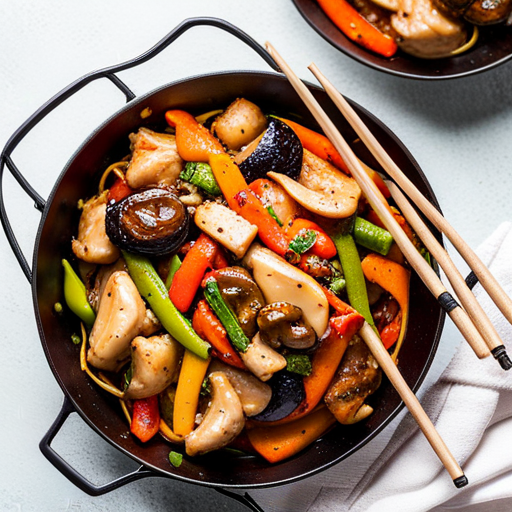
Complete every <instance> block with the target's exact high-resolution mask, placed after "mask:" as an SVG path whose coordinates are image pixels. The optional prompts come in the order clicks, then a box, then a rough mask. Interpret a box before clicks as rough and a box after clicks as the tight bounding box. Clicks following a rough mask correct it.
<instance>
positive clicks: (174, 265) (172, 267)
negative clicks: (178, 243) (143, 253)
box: [165, 254, 181, 290]
mask: <svg viewBox="0 0 512 512" xmlns="http://www.w3.org/2000/svg"><path fill="white" fill-rule="evenodd" d="M180 267H181V260H180V258H179V256H178V255H177V254H175V255H174V256H173V257H172V258H171V263H170V264H169V273H168V274H167V279H166V280H165V287H166V288H167V290H169V289H170V288H171V283H172V280H173V279H174V274H176V272H177V271H178V269H179V268H180Z"/></svg>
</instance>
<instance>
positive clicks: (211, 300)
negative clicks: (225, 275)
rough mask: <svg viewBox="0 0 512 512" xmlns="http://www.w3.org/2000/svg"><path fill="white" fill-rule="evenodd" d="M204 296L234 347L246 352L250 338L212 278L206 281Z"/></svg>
mask: <svg viewBox="0 0 512 512" xmlns="http://www.w3.org/2000/svg"><path fill="white" fill-rule="evenodd" d="M204 296H205V297H206V300H207V301H208V304H210V306H211V308H212V309H213V311H214V313H215V314H216V315H217V316H218V318H219V320H220V322H221V323H222V325H223V326H224V329H226V332H227V333H228V336H229V339H230V340H231V342H232V343H233V346H234V347H235V348H236V349H237V350H239V351H240V352H245V351H246V350H247V347H248V346H249V343H250V341H249V338H247V336H246V335H245V333H244V331H243V330H242V328H241V327H240V324H239V323H238V320H237V318H236V316H235V314H234V313H233V311H231V309H230V308H229V306H228V305H227V304H226V303H225V302H224V299H223V298H222V295H221V294H220V290H219V285H218V284H217V281H215V279H212V278H210V279H208V280H207V281H206V286H205V288H204Z"/></svg>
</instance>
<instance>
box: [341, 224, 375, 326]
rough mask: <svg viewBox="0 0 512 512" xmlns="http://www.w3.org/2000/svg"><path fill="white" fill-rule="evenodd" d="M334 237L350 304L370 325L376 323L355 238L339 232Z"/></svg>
mask: <svg viewBox="0 0 512 512" xmlns="http://www.w3.org/2000/svg"><path fill="white" fill-rule="evenodd" d="M332 239H333V241H334V244H335V245H336V249H337V250H338V256H339V258H340V261H341V267H342V268H343V275H344V276H345V282H346V286H347V295H348V300H349V302H350V305H351V306H352V307H353V308H354V309H355V310H356V311H358V312H359V313H360V314H361V315H362V316H363V317H364V319H365V320H366V321H367V322H368V323H369V324H370V325H374V322H373V318H372V314H371V312H370V304H369V303H368V293H367V291H366V281H365V279H364V274H363V269H362V268H361V260H360V258H359V253H358V252H357V247H356V244H355V242H354V239H353V238H352V235H350V234H341V233H337V234H336V235H334V236H333V237H332Z"/></svg>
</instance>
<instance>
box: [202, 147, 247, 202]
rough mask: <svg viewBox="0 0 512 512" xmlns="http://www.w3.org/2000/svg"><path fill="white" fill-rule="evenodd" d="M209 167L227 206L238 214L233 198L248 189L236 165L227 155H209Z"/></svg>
mask: <svg viewBox="0 0 512 512" xmlns="http://www.w3.org/2000/svg"><path fill="white" fill-rule="evenodd" d="M210 166H211V168H212V171H213V175H214V176H215V179H216V180H217V183H218V185H219V187H220V189H221V190H222V194H223V195H224V197H225V199H226V201H227V202H228V206H229V207H230V208H231V209H232V210H234V211H235V212H238V202H237V201H236V200H235V196H236V195H237V194H238V193H239V192H241V191H242V190H246V189H247V187H248V185H247V182H246V181H245V178H244V177H243V175H242V172H241V171H240V169H239V168H238V165H236V164H235V162H233V160H231V158H230V157H229V155H227V154H214V155H210Z"/></svg>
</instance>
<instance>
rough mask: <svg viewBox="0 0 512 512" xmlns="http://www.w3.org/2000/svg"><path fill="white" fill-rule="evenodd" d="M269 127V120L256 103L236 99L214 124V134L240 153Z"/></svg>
mask: <svg viewBox="0 0 512 512" xmlns="http://www.w3.org/2000/svg"><path fill="white" fill-rule="evenodd" d="M266 127H267V118H266V117H265V115H264V114H263V112H262V111H261V110H260V108H259V107H258V106H256V105H255V104H254V103H252V102H250V101H248V100H246V99H244V98H238V99H236V100H235V101H234V102H233V103H231V105H229V107H228V108H227V109H226V110H225V112H224V113H223V114H221V115H220V116H219V117H217V119H216V120H215V121H214V122H213V124H212V132H214V133H215V135H217V137H218V138H219V139H220V140H221V141H222V142H223V143H224V144H225V145H226V146H227V147H228V148H229V149H232V150H235V151H238V150H239V149H240V148H241V147H242V146H245V145H246V144H249V142H251V141H252V140H253V139H255V138H256V137H257V136H258V135H259V134H260V133H261V132H262V131H263V130H265V128H266Z"/></svg>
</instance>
